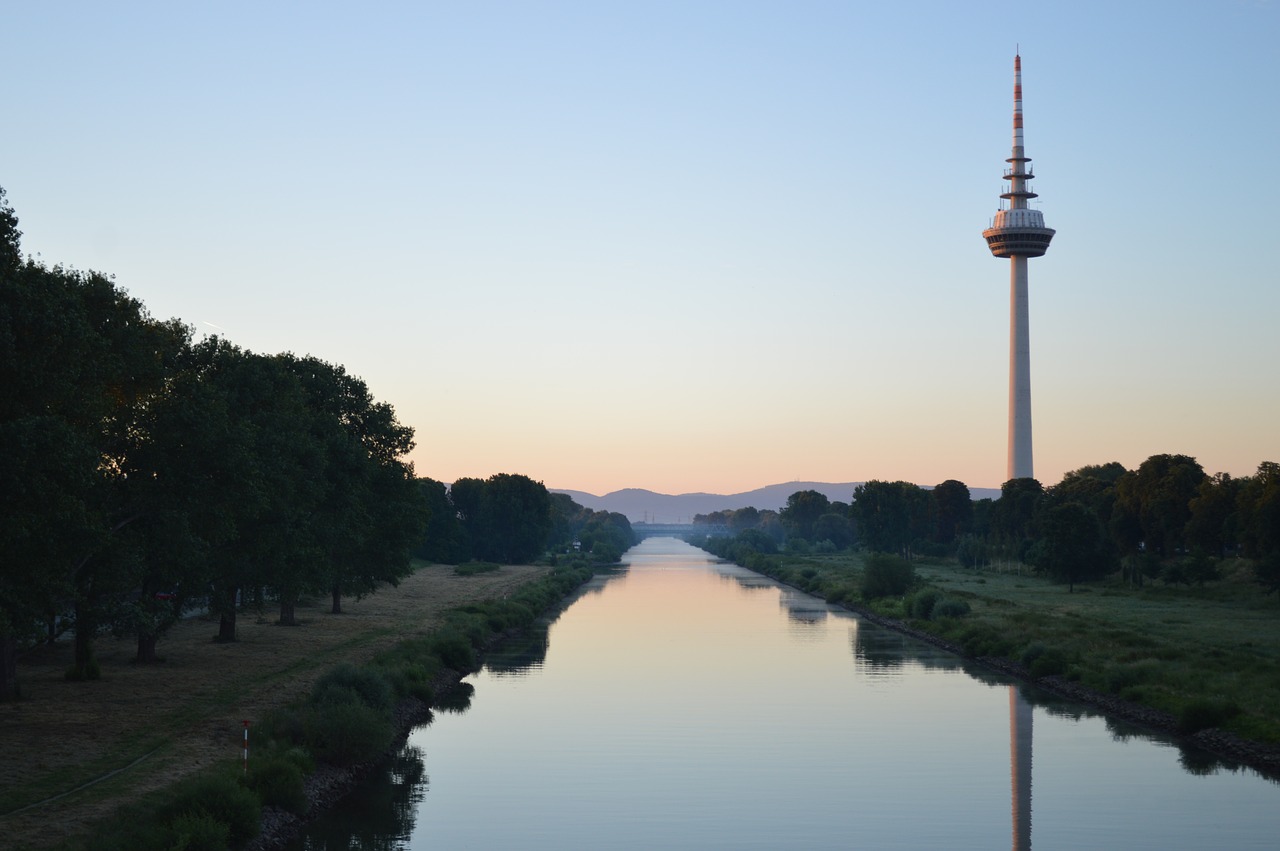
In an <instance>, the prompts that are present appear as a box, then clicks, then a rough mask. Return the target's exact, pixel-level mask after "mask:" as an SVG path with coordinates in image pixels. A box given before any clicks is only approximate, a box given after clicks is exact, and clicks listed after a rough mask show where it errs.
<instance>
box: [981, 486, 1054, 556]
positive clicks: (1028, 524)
mask: <svg viewBox="0 0 1280 851" xmlns="http://www.w3.org/2000/svg"><path fill="white" fill-rule="evenodd" d="M1043 499H1044V488H1043V487H1041V485H1040V482H1038V481H1036V480H1035V479H1010V480H1009V481H1007V482H1005V483H1004V484H1003V485H1001V486H1000V498H999V499H998V500H996V501H995V503H993V504H992V506H991V521H990V522H991V535H992V536H993V537H994V538H995V539H996V541H997V542H999V543H1000V544H1002V545H1003V547H1004V549H1005V552H1006V554H1007V555H1011V556H1012V557H1013V558H1015V559H1017V560H1019V561H1021V560H1023V559H1024V558H1025V556H1026V553H1027V550H1028V549H1029V548H1030V546H1031V541H1032V537H1033V536H1034V534H1035V518H1036V512H1037V511H1039V509H1040V503H1041V501H1042V500H1043Z"/></svg>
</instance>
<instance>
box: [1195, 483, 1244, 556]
mask: <svg viewBox="0 0 1280 851" xmlns="http://www.w3.org/2000/svg"><path fill="white" fill-rule="evenodd" d="M1241 485H1242V482H1241V480H1240V479H1233V478H1232V477H1231V474H1230V473H1218V474H1217V475H1216V476H1213V477H1212V478H1207V479H1205V480H1204V481H1202V482H1201V483H1200V487H1199V489H1198V490H1197V491H1196V495H1195V496H1194V497H1192V499H1191V504H1190V506H1189V507H1190V509H1191V516H1190V517H1189V518H1188V520H1187V527H1186V541H1187V544H1188V545H1190V546H1191V547H1193V548H1199V549H1201V550H1203V551H1205V552H1206V553H1214V554H1216V555H1219V556H1222V555H1225V554H1226V550H1227V548H1228V547H1234V546H1235V545H1236V544H1238V543H1239V540H1240V530H1239V523H1238V514H1237V511H1236V507H1237V502H1238V501H1239V497H1240V490H1241Z"/></svg>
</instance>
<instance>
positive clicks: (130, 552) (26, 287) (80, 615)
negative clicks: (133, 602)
mask: <svg viewBox="0 0 1280 851" xmlns="http://www.w3.org/2000/svg"><path fill="white" fill-rule="evenodd" d="M18 237H19V232H18V230H17V219H16V217H15V216H14V215H13V211H12V210H11V209H10V208H9V207H8V206H7V204H5V203H4V199H3V193H2V192H0V386H3V387H4V393H3V394H0V424H2V425H3V427H4V428H5V429H6V431H7V432H8V434H7V435H6V436H8V437H11V438H12V439H13V440H15V441H18V442H19V443H20V445H21V447H24V449H23V450H22V451H23V452H25V451H26V449H33V448H34V447H35V445H36V443H37V442H39V439H38V438H36V437H35V436H34V435H33V429H37V428H38V429H42V430H45V431H47V432H48V433H49V437H50V442H49V443H47V444H46V446H45V447H44V450H42V451H48V452H49V455H48V456H47V457H45V458H39V459H38V458H35V457H33V456H32V455H29V454H19V455H18V456H17V457H16V458H15V459H14V461H15V462H16V463H17V464H18V465H19V467H21V468H22V469H18V470H15V475H16V476H17V477H18V478H17V479H15V480H12V481H8V482H6V483H5V487H6V488H11V489H12V490H10V491H9V492H8V494H7V495H6V497H5V498H4V501H5V502H11V501H13V500H17V499H21V498H22V497H21V495H20V494H21V489H22V488H23V487H24V485H23V483H22V480H23V479H24V478H26V477H27V476H29V475H30V476H34V478H35V480H36V481H40V482H45V483H51V482H54V481H61V482H62V487H63V490H62V492H61V493H60V494H57V495H56V496H55V495H54V494H53V493H46V494H44V496H45V497H46V498H48V499H50V500H52V503H50V505H48V506H46V507H47V508H49V513H48V515H46V514H45V512H44V510H43V509H41V508H40V507H39V506H37V505H35V504H32V503H30V502H28V503H27V505H28V506H29V508H22V509H20V513H22V514H24V515H27V514H28V513H29V512H34V513H36V514H38V515H40V516H59V517H62V518H64V519H67V518H70V517H72V516H74V517H75V518H77V520H76V523H77V528H68V529H64V530H62V531H61V532H58V531H53V530H50V531H51V532H52V534H59V535H62V536H64V537H65V538H66V540H67V541H74V542H75V544H76V547H77V549H76V551H75V552H74V553H72V552H70V551H68V550H67V548H66V547H65V546H58V547H37V548H34V549H32V548H28V549H27V554H28V556H29V557H33V558H34V557H37V556H38V555H39V556H40V557H41V562H40V563H28V564H25V565H23V566H22V568H21V569H22V570H23V571H25V572H26V573H28V574H38V575H39V576H41V577H43V578H42V579H39V580H34V581H32V580H30V579H24V578H22V577H20V576H15V577H14V578H12V579H10V580H9V581H7V582H5V584H15V585H24V584H32V585H34V586H39V587H43V588H45V589H46V590H47V589H52V588H54V587H57V588H59V589H60V599H59V600H54V599H53V598H50V597H48V595H47V594H44V593H42V592H37V593H36V594H35V595H34V597H32V596H31V595H29V594H26V593H19V594H18V595H17V596H16V597H15V598H14V599H19V600H31V599H34V598H39V597H44V598H45V602H44V603H43V604H42V605H43V607H44V610H43V611H41V612H40V613H38V615H37V614H36V613H30V612H25V613H19V612H16V611H14V612H12V614H11V615H10V616H9V617H8V618H7V619H8V620H11V621H12V623H11V624H10V625H9V626H7V627H6V626H0V655H5V653H7V652H8V651H7V650H4V649H3V648H10V649H12V647H13V644H12V641H11V639H13V638H14V636H15V632H14V630H25V629H26V628H27V627H26V626H25V624H26V623H27V622H28V619H29V618H30V617H33V616H35V617H43V618H49V617H51V616H53V615H56V614H57V612H56V609H57V608H61V607H63V606H65V605H68V604H69V605H70V607H71V609H72V611H73V614H74V619H75V637H76V641H75V666H74V667H75V671H76V672H77V674H78V675H79V676H93V675H94V673H93V672H94V671H95V670H96V665H95V664H94V661H93V640H94V636H95V635H96V634H97V632H98V630H99V629H100V628H101V627H102V626H103V625H105V624H106V623H107V622H108V621H109V620H110V618H111V611H112V609H113V607H115V606H116V605H118V603H119V601H120V599H121V598H122V597H123V595H125V594H126V593H127V592H128V591H129V590H130V589H131V588H132V586H133V585H134V583H135V580H136V577H135V576H134V571H135V570H136V568H137V559H136V550H135V548H134V546H133V545H132V542H131V541H130V540H129V539H130V537H131V536H132V534H133V529H132V528H131V527H132V526H133V525H134V524H135V523H137V522H138V521H139V520H140V519H141V518H142V517H143V516H144V515H143V513H142V512H141V511H140V509H139V506H138V505H136V504H134V503H133V502H132V489H131V488H129V487H127V482H126V480H125V476H124V470H125V469H126V467H127V464H128V456H129V453H130V452H131V451H133V450H134V449H135V448H136V446H135V441H134V433H135V426H136V422H137V418H138V416H139V413H140V412H141V411H142V410H144V409H145V407H146V405H148V404H149V403H150V401H151V399H152V398H153V397H154V396H155V395H156V394H157V393H159V392H160V391H161V390H162V389H163V387H164V386H165V382H166V381H167V380H168V377H169V376H170V374H171V370H172V366H173V363H174V360H175V358H176V357H177V355H178V353H179V352H180V351H181V349H182V348H183V346H184V345H185V344H186V341H187V339H188V335H189V330H188V329H186V328H185V327H184V326H182V325H181V324H180V323H177V322H157V321H155V320H153V319H152V318H151V317H150V316H149V315H148V314H147V312H146V310H145V309H144V308H143V306H142V304H141V303H140V302H138V301H137V300H135V299H132V298H130V297H129V296H128V295H127V294H126V293H125V292H124V291H123V290H122V289H120V288H119V287H117V286H116V285H115V283H114V282H113V281H112V280H110V279H109V278H107V277H105V276H103V275H101V274H98V273H94V272H88V273H84V272H77V271H74V270H68V269H64V268H62V267H57V266H55V267H49V266H46V265H44V264H42V263H39V262H36V261H33V260H27V261H25V262H24V261H22V260H21V259H20V257H21V252H20V250H19V245H18V242H17V239H18ZM50 464H66V465H70V466H68V467H67V468H65V469H63V470H61V471H54V470H53V469H51V468H50V467H49V465H50ZM32 522H35V521H34V520H33V521H32ZM31 529H32V527H31V526H30V525H28V526H27V527H26V528H25V530H23V529H16V530H15V532H16V533H17V534H19V535H26V534H29V533H30V531H31ZM44 559H48V561H44ZM5 569H6V570H12V571H17V570H18V567H17V566H16V565H11V566H6V568H5ZM55 577H56V578H55ZM0 667H6V668H7V664H0ZM2 688H3V687H0V689H2Z"/></svg>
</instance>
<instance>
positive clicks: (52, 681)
mask: <svg viewBox="0 0 1280 851" xmlns="http://www.w3.org/2000/svg"><path fill="white" fill-rule="evenodd" d="M546 570H547V569H546V568H541V567H529V566H519V567H503V568H502V569H501V570H499V571H497V572H491V573H483V574H477V575H474V576H456V575H454V572H453V568H452V567H445V566H435V565H433V566H423V567H420V568H419V569H418V570H417V571H416V572H415V573H414V574H413V575H412V576H410V577H409V578H407V579H406V580H405V581H404V582H402V583H401V584H400V585H399V587H397V588H390V587H386V588H383V589H381V590H379V591H378V592H377V593H375V594H373V595H371V596H369V597H366V598H365V599H363V600H359V601H356V600H344V601H343V609H344V613H343V614H341V615H331V614H329V613H328V601H327V599H326V600H313V601H307V602H306V603H305V604H303V605H300V606H299V607H298V609H297V615H298V618H299V619H300V620H301V621H302V625H301V626H298V627H281V626H276V625H275V618H276V612H275V611H274V610H268V611H264V612H262V613H259V614H255V613H247V614H242V615H241V616H240V619H239V623H238V629H237V632H238V635H239V640H238V641H237V642H236V643H234V644H216V643H214V642H213V640H212V639H213V636H214V634H215V633H216V632H217V623H216V622H213V621H207V620H204V619H200V618H192V619H188V620H186V621H184V622H182V623H180V624H178V625H177V626H175V627H174V628H173V629H172V630H171V631H170V633H169V634H168V635H167V636H166V637H165V639H164V640H163V641H162V642H161V644H160V646H159V648H158V652H159V653H160V655H161V656H163V657H164V659H165V661H164V662H162V663H160V664H157V665H146V666H139V665H135V664H134V663H133V661H132V660H133V656H134V652H135V649H136V648H135V644H134V643H133V642H132V641H130V640H114V639H110V638H104V639H102V640H100V641H99V642H98V644H97V650H98V658H99V661H100V663H101V667H102V679H101V680H98V681H93V682H79V683H71V682H66V681H65V680H64V679H63V671H65V670H66V668H67V667H68V666H69V665H70V664H71V648H70V646H69V645H68V644H67V643H65V642H64V643H61V644H59V645H57V646H55V647H52V648H41V649H40V650H38V651H37V652H35V653H33V654H30V655H28V656H27V657H25V658H24V659H23V660H22V662H21V663H20V666H19V678H20V683H21V687H22V693H23V700H21V701H19V702H17V703H13V704H5V705H0V753H3V754H4V755H5V756H4V760H3V761H0V813H7V814H8V815H0V831H3V834H4V835H5V837H6V845H7V846H9V847H14V846H16V847H24V846H30V847H45V846H49V845H54V844H57V843H58V842H59V841H60V840H62V839H64V838H66V837H69V836H76V835H80V834H82V833H83V832H84V831H85V830H86V829H87V827H88V826H89V825H90V824H92V822H94V821H96V820H98V819H100V818H102V817H103V816H105V815H107V814H109V813H110V812H112V811H113V810H114V809H115V808H116V807H117V806H119V805H120V804H121V803H123V802H125V801H128V800H131V799H133V798H135V797H136V796H137V795H138V794H140V793H142V792H145V791H149V790H151V789H155V788H159V787H162V786H167V785H169V784H171V783H172V782H173V781H174V780H176V779H178V778H180V777H183V776H186V775H188V774H190V773H192V772H193V771H195V770H197V769H200V768H203V767H205V766H208V765H210V764H212V763H214V762H216V761H217V760H220V759H227V758H235V757H237V756H238V755H239V753H240V746H241V741H242V735H243V725H242V721H243V720H245V719H248V720H250V721H251V722H252V721H254V720H256V719H258V718H261V717H262V715H263V714H264V713H265V712H266V711H267V710H269V709H272V708H275V707H278V706H283V705H285V704H287V703H289V702H290V701H293V700H295V699H298V698H301V697H303V696H305V695H306V694H307V693H308V692H309V691H310V688H311V685H312V683H314V681H315V680H316V679H317V678H318V677H319V676H320V675H321V674H322V673H323V672H324V671H326V670H328V669H329V668H331V667H333V666H334V665H337V664H338V663H340V662H355V663H360V662H364V661H367V660H368V659H369V658H370V657H371V656H373V654H375V653H376V652H378V651H380V650H383V649H385V648H387V647H389V646H391V645H393V644H394V643H395V642H396V641H398V640H400V639H401V638H405V637H409V636H412V635H415V634H420V633H424V632H427V631H429V630H431V629H433V628H435V627H436V626H439V625H440V623H441V621H442V615H443V613H444V612H445V611H447V610H448V609H451V608H454V607H456V606H460V605H464V604H467V603H472V602H478V601H482V600H489V599H495V598H500V597H503V596H506V595H507V594H508V593H510V592H511V591H513V590H514V589H516V588H518V587H519V586H521V585H523V584H524V583H526V582H528V581H530V580H532V579H535V578H537V577H539V576H542V575H543V574H544V573H545V572H546ZM112 772H117V773H115V774H111V773H112ZM108 775H109V776H108ZM103 778H105V779H103ZM86 784H92V785H88V786H86ZM76 790H78V791H76ZM58 796H62V797H58ZM55 798H56V800H51V799H55ZM33 804H34V806H32V805H33ZM24 808H26V809H24Z"/></svg>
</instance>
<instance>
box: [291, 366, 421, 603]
mask: <svg viewBox="0 0 1280 851" xmlns="http://www.w3.org/2000/svg"><path fill="white" fill-rule="evenodd" d="M276 360H277V361H278V362H279V363H280V364H281V365H282V366H283V367H284V368H285V369H286V370H288V371H289V372H290V373H291V374H292V375H294V376H295V377H296V379H297V381H298V382H299V384H300V386H301V388H302V392H303V396H304V399H305V404H306V407H307V409H308V412H309V420H310V421H311V422H313V423H315V426H314V428H315V429H317V431H316V432H315V436H316V439H317V440H318V441H319V442H320V444H321V445H322V446H323V447H324V449H323V454H324V459H325V460H324V465H323V469H324V474H323V485H322V487H320V488H319V492H320V494H321V495H322V496H321V499H320V501H319V504H318V505H317V506H316V507H315V508H314V510H313V511H312V513H311V515H310V535H311V537H312V539H313V540H314V542H315V549H316V552H317V554H318V564H317V568H316V569H315V570H314V571H313V572H312V575H313V577H315V578H316V579H319V581H321V582H322V583H323V584H324V585H325V586H326V587H327V589H328V590H329V592H330V596H331V600H332V606H331V611H332V612H333V613H334V614H338V613H340V612H341V611H342V596H343V594H351V593H354V594H355V595H356V596H357V597H360V596H362V595H364V594H365V593H367V592H369V591H372V590H373V589H374V588H376V587H377V586H378V584H379V583H382V582H388V583H390V584H392V585H395V584H397V583H398V582H399V581H400V579H402V578H403V577H404V576H406V575H408V573H409V570H410V561H409V558H410V551H411V549H412V548H413V546H415V545H416V544H417V543H418V542H419V541H420V540H421V536H422V533H423V530H424V529H425V528H426V526H427V513H426V512H427V509H426V501H425V497H424V495H423V493H422V490H421V488H420V487H419V486H418V485H417V483H416V480H415V479H414V476H413V468H412V466H411V465H410V464H408V463H407V462H405V461H403V460H402V459H403V456H404V455H406V454H408V452H409V451H410V450H411V449H412V448H413V445H414V443H413V429H412V428H410V427H409V426H405V425H402V424H401V423H400V422H399V421H398V419H397V418H396V414H395V410H394V409H393V408H392V407H391V406H390V405H389V404H387V403H385V402H375V401H374V399H373V396H372V394H371V393H370V392H369V388H368V386H367V385H366V384H365V382H364V381H363V380H361V379H359V378H357V377H356V376H353V375H349V374H348V373H347V371H346V369H345V368H343V367H342V366H340V365H336V364H330V363H326V362H324V361H322V360H319V359H318V358H314V357H297V356H295V355H292V354H283V355H278V356H277V357H276ZM293 580H294V581H293V584H291V585H286V584H280V585H279V586H278V587H279V588H280V590H281V592H282V593H281V601H282V613H281V614H282V620H285V619H286V614H287V613H288V614H290V615H291V612H287V608H286V606H285V603H287V602H288V601H289V599H290V598H292V597H294V596H296V594H297V592H298V591H299V590H301V588H303V587H305V585H306V583H307V580H306V578H305V577H304V576H302V575H297V576H295V577H293ZM312 581H313V582H314V581H315V580H314V579H313V580H312Z"/></svg>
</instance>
